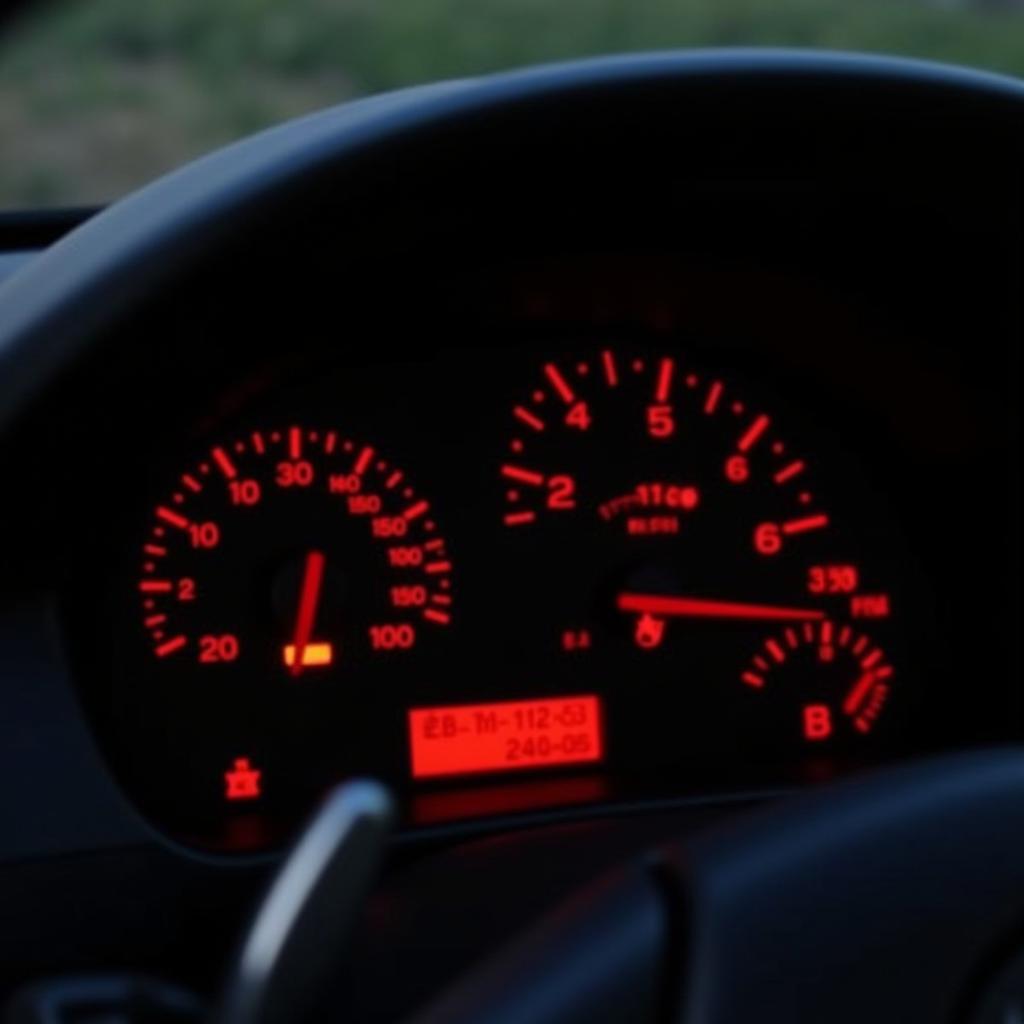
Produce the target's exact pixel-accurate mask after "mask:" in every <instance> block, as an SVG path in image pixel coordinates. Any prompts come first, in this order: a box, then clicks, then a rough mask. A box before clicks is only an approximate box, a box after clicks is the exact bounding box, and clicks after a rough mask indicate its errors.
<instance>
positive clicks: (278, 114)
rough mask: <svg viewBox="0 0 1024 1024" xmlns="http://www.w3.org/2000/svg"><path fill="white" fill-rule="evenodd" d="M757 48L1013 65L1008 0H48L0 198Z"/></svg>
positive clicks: (5, 116) (1, 126)
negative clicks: (479, 86)
mask: <svg viewBox="0 0 1024 1024" xmlns="http://www.w3.org/2000/svg"><path fill="white" fill-rule="evenodd" d="M737 45H740V46H747V45H774V46H779V45H781V46H799V47H827V48H832V49H847V50H864V51H874V52H882V53H894V54H902V55H906V56H916V57H926V58H932V59H937V60H944V61H952V62H956V63H961V64H969V65H973V66H976V67H983V68H989V69H992V70H998V71H1003V72H1008V73H1010V74H1016V75H1022V74H1024V0H1001V2H996V0H987V2H985V0H142V2H140V0H63V2H62V0H49V2H43V3H38V4H37V5H36V6H35V7H33V8H32V9H31V10H30V12H29V14H27V15H23V16H22V17H21V19H20V20H18V21H16V22H15V23H13V24H12V25H10V26H8V28H7V32H6V34H5V35H4V36H3V38H2V39H0V152H2V153H3V155H4V159H3V160H2V161H0V207H2V208H14V207H27V206H36V207H38V206H58V205H61V206H69V205H85V204H96V203H104V202H108V201H110V200H111V199H114V198H117V197H118V196H120V195H123V194H124V193H125V192H127V191H129V190H130V189H132V188H135V187H137V186H138V185H141V184H143V183H144V182H146V181H147V180H149V179H151V178H153V177H155V176H156V175H158V174H161V173H162V172H164V171H167V170H170V169H171V168H173V167H175V166H176V165H178V164H181V163H183V162H185V161H187V160H189V159H191V158H192V157H195V156H197V155H199V154H200V153H203V152H204V151H206V150H209V149H211V148H213V147H215V146H218V145H220V144H222V143H225V142H228V141H230V140H232V139H235V138H238V137H240V136H243V135H246V134H248V133H250V132H253V131H255V130H257V129H260V128H263V127H266V126H268V125H270V124H273V123H275V122H278V121H281V120H283V119H285V118H289V117H293V116H295V115H297V114H303V113H307V112H309V111H312V110H315V109H317V108H320V107H324V106H329V105H332V104H335V103H339V102H341V101H343V100H346V99H350V98H351V97H353V96H360V95H363V94H366V93H370V92H376V91H379V90H383V89H391V88H395V87H397V86H403V85H409V84H413V83H418V82H425V81H430V80H433V79H438V78H446V77H453V76H464V75H473V74H478V73H481V72H488V71H495V70H499V69H502V68H510V67H515V66H518V65H523V64H531V63H537V62H540V61H552V60H564V59H566V58H571V57H581V56H587V55H595V54H607V53H617V52H627V51H635V50H641V49H666V48H677V47H678V48H686V47H707V46H737Z"/></svg>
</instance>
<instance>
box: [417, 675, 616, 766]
mask: <svg viewBox="0 0 1024 1024" xmlns="http://www.w3.org/2000/svg"><path fill="white" fill-rule="evenodd" d="M409 744H410V750H411V754H412V775H413V778H416V779H429V778H434V777H436V776H442V775H470V774H473V773H476V772H504V771H515V770H517V769H522V768H545V767H554V766H556V765H565V764H583V763H586V762H595V761H600V760H602V758H603V757H604V742H603V736H602V730H601V701H600V698H599V697H595V696H589V695H588V696H574V697H555V698H548V699H544V700H524V701H505V702H500V703H495V704H460V705H452V706H449V707H439V708H413V709H412V710H410V711H409Z"/></svg>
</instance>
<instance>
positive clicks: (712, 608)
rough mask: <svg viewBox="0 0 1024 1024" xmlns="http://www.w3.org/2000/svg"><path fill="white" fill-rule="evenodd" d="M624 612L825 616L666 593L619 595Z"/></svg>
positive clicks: (718, 616)
mask: <svg viewBox="0 0 1024 1024" xmlns="http://www.w3.org/2000/svg"><path fill="white" fill-rule="evenodd" d="M616 607H617V608H618V609H619V611H620V612H638V613H641V614H644V615H660V616H666V617H669V616H671V617H672V618H683V619H748V620H759V621H762V622H768V621H776V622H777V621H811V620H819V619H824V618H825V613H824V612H823V611H820V610H818V609H817V608H780V607H779V606H778V605H770V604H745V603H743V602H740V601H715V600H709V599H708V598H703V597H674V596H670V595H666V594H635V593H625V594H619V596H618V599H617V601H616Z"/></svg>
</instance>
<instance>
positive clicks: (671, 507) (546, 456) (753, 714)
mask: <svg viewBox="0 0 1024 1024" xmlns="http://www.w3.org/2000/svg"><path fill="white" fill-rule="evenodd" d="M785 419H786V416H785V415H783V414H779V413H778V412H777V411H776V410H772V409H771V408H769V407H765V406H762V405H760V403H758V402H757V401H756V400H751V398H749V397H748V396H747V395H746V394H745V393H743V392H742V391H741V390H740V389H739V388H738V387H737V386H736V385H734V384H733V383H731V382H729V381H727V380H726V379H725V378H719V377H718V376H716V375H713V374H708V373H706V372H704V371H703V370H702V369H700V368H699V367H697V366H694V365H690V364H689V363H688V362H687V361H686V360H684V359H683V358H682V357H681V356H678V355H672V354H658V355H654V356H651V355H650V353H643V354H633V353H629V354H627V353H624V352H621V351H613V350H610V349H609V350H604V351H599V352H596V353H593V352H591V353H589V354H585V355H583V356H582V357H578V358H576V359H565V358H563V359H559V360H551V361H549V362H547V363H545V364H544V365H543V366H542V367H541V368H540V372H539V374H538V377H537V380H536V383H535V385H534V387H533V388H531V389H529V390H525V391H523V392H522V393H521V394H520V395H519V398H518V400H516V401H514V402H513V405H512V408H511V410H510V424H511V426H512V433H511V436H510V437H509V439H508V440H507V442H506V451H505V456H504V458H503V460H502V463H501V466H500V470H499V472H500V477H501V485H502V498H503V503H504V508H503V510H502V513H501V515H502V521H503V523H504V525H505V527H506V529H507V532H508V536H509V543H510V549H509V555H508V557H509V560H510V569H509V574H510V577H511V578H513V579H515V580H518V581H519V582H518V584H516V585H514V586H513V588H512V590H513V593H516V594H518V595H520V599H519V600H517V602H516V626H517V629H518V631H519V635H520V636H522V637H523V638H524V640H523V643H524V648H525V649H526V650H527V651H529V652H530V653H531V654H532V655H533V656H536V654H537V652H538V651H546V652H548V656H550V657H557V658H560V659H561V660H562V662H563V665H564V671H565V672H568V673H570V678H572V679H573V680H574V681H575V682H577V683H578V684H579V685H580V686H581V687H585V688H586V689H587V690H588V691H590V692H598V693H604V694H607V695H608V699H609V708H608V722H609V729H610V730H611V734H612V735H614V733H615V731H616V727H617V726H618V731H619V733H620V734H622V733H623V731H626V730H628V729H630V728H632V729H635V730H636V735H635V736H634V737H632V740H631V742H632V743H633V744H634V746H636V745H637V744H647V745H648V746H650V745H651V744H652V743H656V742H659V739H658V738H657V736H656V734H658V733H661V734H662V735H661V737H660V742H662V743H663V744H664V746H665V748H666V751H667V753H666V759H669V760H671V759H672V757H673V756H675V757H676V759H678V755H679V751H680V750H681V749H685V750H687V751H693V752H694V753H697V752H701V753H703V754H707V753H710V752H719V751H721V750H724V749H726V748H728V749H732V748H733V747H734V746H735V743H736V741H737V740H743V739H744V738H745V737H749V738H750V739H751V741H752V742H754V743H757V744H761V743H763V742H764V740H765V738H766V737H768V738H769V740H770V742H775V741H778V742H779V743H785V742H787V741H786V740H784V738H783V736H784V734H782V733H779V732H778V731H777V730H775V729H774V727H772V726H771V715H770V714H769V713H768V712H767V711H766V710H765V708H766V707H767V705H768V704H769V703H771V700H770V697H771V696H772V695H774V694H776V693H778V694H781V693H782V692H783V689H784V688H783V687H776V688H775V689H772V688H771V687H770V686H768V685H767V683H766V685H765V688H764V694H763V696H764V697H765V700H764V701H762V702H761V704H760V705H759V707H748V706H747V702H746V701H745V700H744V697H743V688H739V687H736V683H735V680H736V679H737V678H738V677H739V675H740V673H741V671H744V670H745V667H744V661H745V659H746V657H747V656H748V652H749V651H750V650H752V649H753V648H754V647H755V646H757V645H758V644H759V643H761V644H763V642H764V640H763V638H764V632H765V629H766V628H778V629H782V630H783V631H784V632H783V633H782V636H783V639H784V641H785V642H787V643H788V638H789V636H790V635H792V636H794V637H795V638H796V640H797V645H798V647H799V646H801V645H802V644H803V641H802V640H801V638H802V637H803V636H804V630H819V629H820V628H821V627H822V626H823V624H825V623H827V622H844V621H850V622H851V623H852V624H853V625H851V626H850V627H849V629H850V630H851V631H852V630H854V628H855V627H857V631H856V633H855V634H854V633H851V634H850V635H853V636H854V637H855V639H853V640H852V641H851V645H850V648H849V650H847V649H846V648H845V647H843V646H841V645H840V646H838V647H837V648H836V650H837V664H838V663H839V662H841V661H842V660H843V658H848V659H849V658H857V657H860V656H861V653H862V652H860V651H856V652H854V647H855V646H856V645H857V644H859V642H860V641H859V640H858V639H856V637H859V636H861V633H860V630H859V626H860V624H861V622H863V621H866V620H870V628H871V631H872V634H873V635H881V634H887V633H889V632H890V631H891V629H892V624H893V620H892V605H893V601H892V598H891V590H890V586H889V584H888V583H885V582H883V580H882V579H881V577H880V576H879V575H878V566H879V565H881V564H884V563H885V562H887V559H885V556H884V553H883V552H882V551H881V550H880V548H879V544H878V542H877V540H876V541H874V542H872V543H867V542H866V538H870V537H877V535H878V531H875V530H873V529H872V528H869V527H868V526H867V521H868V520H867V519H862V516H861V513H860V511H859V509H858V508H857V507H856V505H855V504H847V505H845V506H842V507H840V508H838V509H837V508H835V507H834V506H833V502H832V499H831V498H830V497H829V496H828V494H834V493H835V492H836V491H838V492H839V493H842V494H845V493H847V491H848V490H853V488H852V487H848V486H845V485H848V481H846V480H844V479H843V478H842V473H841V472H840V471H839V469H838V467H837V466H836V465H833V466H831V467H829V469H830V473H829V475H828V480H829V482H830V484H833V485H834V484H835V483H836V482H837V480H838V483H839V486H838V487H836V486H829V487H827V488H826V487H825V486H823V485H822V482H821V473H820V470H819V468H818V466H817V463H818V461H819V460H820V453H818V452H816V451H813V450H809V449H807V448H805V447H803V446H802V445H801V444H799V443H794V442H793V441H791V440H790V438H789V437H788V436H787V435H786V434H785V433H783V430H782V429H781V428H780V423H782V421H783V420H785ZM826 491H828V494H826ZM871 511H872V510H870V509H869V510H868V518H870V513H871ZM536 581H543V583H542V584H538V583H537V582H536ZM517 587H518V589H517ZM844 628H845V627H844ZM815 635H816V636H817V635H818V634H815ZM843 635H844V636H846V635H847V634H843ZM865 642H866V641H865ZM530 643H532V644H534V645H536V646H534V647H530V646H529V644H530ZM771 643H772V644H773V649H774V644H775V643H776V641H775V640H772V641H771ZM820 648H821V645H820V644H819V645H818V649H819V651H820ZM876 649H877V648H875V647H873V648H872V651H873V650H876ZM780 650H781V648H780ZM770 653H771V652H770V651H769V656H770ZM801 653H802V652H801ZM758 657H759V658H761V659H762V660H764V658H763V656H762V655H759V656H758ZM785 657H786V658H787V667H788V668H790V669H793V670H795V667H796V665H797V663H798V662H799V660H800V659H799V658H798V655H797V651H796V650H795V649H793V650H792V651H791V653H789V654H786V655H785ZM867 657H868V658H869V659H870V658H872V657H874V654H873V653H871V652H870V651H869V652H868V654H867ZM879 657H880V655H879ZM766 663H767V662H766ZM570 666H571V668H570ZM869 667H870V666H869ZM890 672H891V669H889V668H888V665H886V674H887V676H888V674H889V673H890ZM827 674H828V673H824V672H822V671H820V670H818V671H817V672H816V673H815V675H814V678H815V679H819V678H823V677H824V676H825V675H827ZM765 678H767V677H765ZM858 678H859V677H858ZM878 684H879V686H878V687H877V688H876V689H875V690H872V692H871V693H870V694H866V695H865V696H864V702H863V706H862V704H861V702H858V708H857V712H856V714H855V715H846V714H844V713H843V711H842V707H843V701H842V699H840V698H836V699H837V700H838V703H837V704H833V705H830V707H832V708H833V712H832V714H833V717H834V718H835V723H836V728H837V729H838V727H839V724H840V722H845V721H849V723H850V724H851V725H852V730H848V731H850V732H851V735H852V736H853V737H863V736H864V735H866V733H868V732H870V731H871V730H870V729H868V728H865V727H864V725H860V724H858V723H859V722H865V723H870V722H873V721H874V719H875V718H876V717H877V715H878V713H879V711H880V709H881V703H880V701H879V697H878V695H879V694H880V693H881V692H882V690H881V687H882V686H883V685H884V691H885V693H886V694H888V690H889V685H890V683H889V680H888V678H886V679H885V680H882V679H879V680H878ZM851 685H852V683H851ZM864 685H865V686H866V685H867V684H864ZM627 691H628V692H627ZM860 696H861V694H859V693H858V697H860ZM821 700H822V701H824V698H822V699H821ZM784 703H785V702H784V701H781V700H780V701H779V704H780V705H782V704H784ZM868 708H871V709H872V710H870V711H869V710H868ZM617 709H618V710H617ZM796 738H797V739H798V738H799V734H796ZM791 739H792V737H791ZM669 748H671V749H672V751H674V754H673V753H671V752H668V751H669ZM609 749H611V740H610V741H609Z"/></svg>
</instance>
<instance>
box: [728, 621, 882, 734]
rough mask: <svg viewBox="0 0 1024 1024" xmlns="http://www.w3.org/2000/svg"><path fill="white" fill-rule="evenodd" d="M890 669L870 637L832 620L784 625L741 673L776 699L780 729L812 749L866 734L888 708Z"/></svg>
mask: <svg viewBox="0 0 1024 1024" xmlns="http://www.w3.org/2000/svg"><path fill="white" fill-rule="evenodd" d="M892 675H893V671H892V666H891V665H889V663H888V662H887V661H886V656H885V653H884V651H883V650H882V648H881V647H878V646H877V645H875V644H874V643H873V642H872V640H871V639H870V637H869V636H868V635H867V634H866V633H862V632H860V631H859V630H857V629H855V628H854V627H853V626H851V625H845V624H838V623H835V622H833V621H832V620H831V619H822V620H820V621H816V622H806V621H805V622H803V623H802V624H793V625H790V626H786V627H785V628H784V629H782V630H781V631H780V632H778V633H777V634H775V635H773V636H770V637H769V638H768V639H767V640H766V641H765V642H764V644H763V645H762V646H761V648H760V650H759V651H758V652H757V653H756V654H754V656H753V657H752V658H751V660H750V662H749V663H748V664H747V666H746V667H745V668H744V670H743V671H742V673H741V674H740V680H741V682H742V683H743V685H744V686H746V687H748V688H750V689H752V690H754V691H757V692H759V693H763V694H765V695H766V697H767V696H772V697H773V698H774V699H773V700H772V701H771V704H772V709H771V711H770V714H771V715H772V716H773V717H774V718H775V719H776V720H777V724H778V728H779V729H780V730H783V731H784V732H788V733H789V734H790V735H791V736H793V737H802V738H803V739H804V740H805V741H806V742H807V743H809V744H814V745H818V744H827V743H829V742H835V741H836V740H841V739H842V738H843V736H844V735H850V734H851V733H852V734H853V735H857V734H860V735H867V734H868V733H870V732H871V731H872V729H874V727H875V725H876V723H877V722H878V718H879V716H880V715H881V714H882V711H883V710H884V709H885V706H886V703H887V701H888V698H889V691H890V687H891V685H892Z"/></svg>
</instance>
